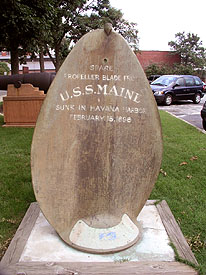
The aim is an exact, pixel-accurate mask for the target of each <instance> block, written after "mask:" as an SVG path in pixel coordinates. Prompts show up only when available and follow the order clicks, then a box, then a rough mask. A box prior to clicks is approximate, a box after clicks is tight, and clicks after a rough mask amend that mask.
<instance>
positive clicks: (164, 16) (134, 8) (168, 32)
mask: <svg viewBox="0 0 206 275" xmlns="http://www.w3.org/2000/svg"><path fill="white" fill-rule="evenodd" d="M110 4H111V6H112V7H115V8H117V9H120V10H121V11H122V13H123V14H124V15H123V18H124V19H126V20H128V21H129V22H134V23H137V29H138V31H139V35H138V36H139V49H140V50H160V51H167V50H170V47H169V46H168V42H169V41H175V34H176V33H178V32H183V31H184V32H185V33H189V32H190V33H194V34H196V35H198V36H199V37H200V40H201V41H202V42H203V47H205V48H206V0H196V1H188V0H172V1H171V0H170V1H168V0H110Z"/></svg>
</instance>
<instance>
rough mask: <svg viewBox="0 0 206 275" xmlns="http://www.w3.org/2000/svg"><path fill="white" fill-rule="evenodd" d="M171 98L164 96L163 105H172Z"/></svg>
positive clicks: (170, 96)
mask: <svg viewBox="0 0 206 275" xmlns="http://www.w3.org/2000/svg"><path fill="white" fill-rule="evenodd" d="M172 101H173V98H172V95H170V94H168V95H166V96H165V100H164V104H165V105H167V106H169V105H171V104H172Z"/></svg>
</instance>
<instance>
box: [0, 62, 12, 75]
mask: <svg viewBox="0 0 206 275" xmlns="http://www.w3.org/2000/svg"><path fill="white" fill-rule="evenodd" d="M9 72H10V69H9V66H8V65H7V63H6V62H0V75H4V74H5V73H6V74H8V73H9Z"/></svg>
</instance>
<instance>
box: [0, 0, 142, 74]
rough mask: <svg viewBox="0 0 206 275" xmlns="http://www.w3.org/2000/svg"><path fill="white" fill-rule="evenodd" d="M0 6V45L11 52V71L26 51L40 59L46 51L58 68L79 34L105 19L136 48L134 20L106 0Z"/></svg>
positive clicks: (23, 0) (15, 1)
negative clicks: (125, 17)
mask: <svg viewBox="0 0 206 275" xmlns="http://www.w3.org/2000/svg"><path fill="white" fill-rule="evenodd" d="M1 7H6V9H2V12H1V17H0V33H1V36H0V48H3V49H7V50H8V51H10V52H11V69H12V74H14V73H18V65H19V57H24V56H25V54H26V53H28V52H29V53H32V56H34V55H35V54H39V56H40V57H41V58H40V60H41V61H42V60H43V59H42V57H43V53H44V52H45V51H46V52H47V53H48V54H49V56H50V57H51V59H52V61H53V63H54V65H55V67H56V70H58V69H59V67H60V65H61V63H62V61H63V59H64V58H65V56H66V54H67V53H68V51H69V50H70V49H71V47H72V46H73V45H74V44H75V43H76V42H77V41H78V39H79V38H81V37H82V35H84V34H85V33H87V32H89V31H90V30H92V29H96V28H100V27H103V25H104V23H105V22H108V21H109V22H111V23H112V24H113V26H114V29H115V30H118V31H119V32H120V33H121V34H122V35H123V36H124V37H125V38H126V39H127V40H128V42H129V43H130V45H131V46H133V48H134V49H137V48H138V42H139V41H138V36H137V34H138V31H137V29H136V24H134V23H129V22H128V21H126V20H124V19H123V15H122V13H121V11H120V10H117V9H114V8H112V7H111V6H110V2H109V0H76V1H73V0H59V1H56V0H1ZM54 53H55V54H54ZM21 60H22V61H23V60H24V58H21ZM41 65H42V66H41V70H43V62H41Z"/></svg>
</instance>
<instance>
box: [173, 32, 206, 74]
mask: <svg viewBox="0 0 206 275" xmlns="http://www.w3.org/2000/svg"><path fill="white" fill-rule="evenodd" d="M175 38H176V40H175V41H170V42H169V43H168V45H169V46H170V47H171V49H172V50H173V51H175V52H176V53H179V54H180V56H181V66H182V69H183V67H185V71H191V70H194V69H204V67H205V65H206V49H205V48H204V47H203V46H202V41H201V40H200V38H199V37H198V35H196V34H193V33H187V34H185V32H182V33H181V32H179V33H177V34H176V35H175Z"/></svg>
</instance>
